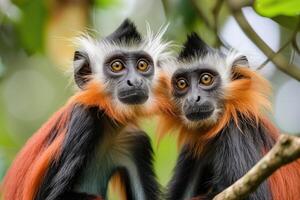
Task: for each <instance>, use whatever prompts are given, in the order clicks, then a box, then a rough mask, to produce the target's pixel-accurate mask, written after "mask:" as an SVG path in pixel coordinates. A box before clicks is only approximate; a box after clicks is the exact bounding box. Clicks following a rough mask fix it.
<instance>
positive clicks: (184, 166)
mask: <svg viewBox="0 0 300 200" xmlns="http://www.w3.org/2000/svg"><path fill="white" fill-rule="evenodd" d="M196 163H197V159H196V158H194V157H193V156H192V155H191V151H190V149H189V148H187V147H183V149H182V150H181V152H180V155H179V158H178V159H177V163H176V167H175V169H174V175H173V177H172V179H171V181H170V183H169V185H168V189H167V199H168V200H180V199H182V200H183V199H186V198H187V197H188V196H189V197H191V194H188V193H191V191H192V190H194V187H193V184H192V183H193V182H195V178H196V173H197V170H196ZM189 191H190V192H189Z"/></svg>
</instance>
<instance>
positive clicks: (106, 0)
mask: <svg viewBox="0 0 300 200" xmlns="http://www.w3.org/2000/svg"><path fill="white" fill-rule="evenodd" d="M117 3H119V0H96V1H95V5H96V6H97V7H99V8H108V7H110V6H113V5H115V4H117Z"/></svg>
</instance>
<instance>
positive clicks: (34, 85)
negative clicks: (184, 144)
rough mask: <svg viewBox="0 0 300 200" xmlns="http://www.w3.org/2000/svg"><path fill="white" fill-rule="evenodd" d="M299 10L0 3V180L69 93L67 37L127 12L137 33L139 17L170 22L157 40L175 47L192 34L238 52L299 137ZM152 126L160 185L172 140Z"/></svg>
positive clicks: (100, 31) (207, 1)
mask: <svg viewBox="0 0 300 200" xmlns="http://www.w3.org/2000/svg"><path fill="white" fill-rule="evenodd" d="M299 14H300V1H299V0H256V1H255V2H253V1H242V0H240V1H237V0H12V1H10V0H0V180H1V179H2V178H3V176H4V174H5V171H6V170H7V168H8V167H9V165H10V163H11V162H12V160H13V158H14V157H15V155H16V153H17V152H18V151H19V149H20V148H21V147H22V145H23V144H24V143H25V142H26V140H27V139H28V138H29V137H30V136H31V135H32V134H33V133H34V132H35V131H36V130H37V129H38V128H39V127H40V126H41V124H42V123H43V122H45V121H46V120H47V119H48V118H49V116H51V114H52V113H53V112H54V111H55V110H57V109H58V108H59V107H60V106H62V105H63V104H64V103H65V102H66V100H67V99H68V98H69V97H70V96H71V95H72V93H73V92H74V89H73V86H72V84H73V83H72V80H71V81H70V77H68V76H66V73H65V72H66V71H67V70H68V69H69V68H70V67H71V62H70V61H71V60H72V57H73V52H74V49H73V47H72V43H71V40H72V38H73V37H74V36H77V35H78V34H79V33H80V32H82V31H86V30H88V31H89V32H93V33H95V35H96V36H97V37H101V36H106V35H107V34H109V33H111V32H112V31H113V30H114V29H115V28H116V27H117V26H118V25H119V24H120V23H121V22H122V21H123V20H124V19H125V18H127V17H129V18H130V19H132V20H133V21H134V22H135V23H136V24H137V26H138V29H139V31H141V32H142V33H145V32H146V25H145V22H149V24H150V25H151V27H152V29H153V30H154V31H155V30H158V29H159V27H160V26H162V25H165V24H167V23H170V26H169V29H168V31H167V34H166V36H165V39H166V40H175V41H176V43H178V44H182V43H183V42H184V40H185V38H186V34H187V33H190V32H191V31H196V32H197V33H199V35H201V36H202V37H203V39H204V40H205V41H206V42H207V43H209V44H211V45H213V46H214V47H220V48H227V49H228V48H235V49H238V50H239V51H242V52H243V53H244V54H246V55H247V56H248V58H249V60H250V63H251V67H253V68H254V69H258V71H259V72H260V73H262V74H263V75H264V76H265V77H266V78H267V79H269V80H270V81H271V83H272V86H273V92H274V93H273V96H272V102H273V108H274V111H273V113H270V116H271V118H272V120H273V121H274V123H275V124H276V125H277V126H278V127H279V128H280V129H281V130H282V131H283V132H285V133H289V134H299V133H300V83H299V80H300V67H299V66H300V56H299V55H300V54H299V53H300V50H299V45H300V44H299V43H300V42H299V37H300V36H299V35H297V33H298V32H299V27H300V26H299V24H300V21H299V19H300V18H299ZM274 58H276V59H275V61H274V62H270V60H272V59H274ZM278 59H279V60H280V62H278ZM281 61H282V62H281ZM156 123H157V122H156V120H155V118H153V119H147V120H145V121H144V122H143V124H142V126H143V128H144V129H145V130H146V131H147V132H148V133H149V134H150V135H151V137H152V138H153V145H154V148H155V151H156V157H155V166H156V172H157V174H158V177H159V179H160V182H161V183H162V184H163V185H165V184H166V183H167V181H168V180H169V178H170V175H171V172H172V168H173V166H174V164H175V160H176V156H177V150H176V142H175V138H174V137H167V138H165V139H164V140H163V141H162V142H161V143H160V145H159V146H158V145H157V144H156V143H155V137H154V133H155V128H156Z"/></svg>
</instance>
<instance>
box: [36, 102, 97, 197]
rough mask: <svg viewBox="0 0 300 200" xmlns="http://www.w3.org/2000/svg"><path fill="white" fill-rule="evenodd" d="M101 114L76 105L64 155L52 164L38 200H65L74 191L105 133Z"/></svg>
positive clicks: (95, 109) (64, 143)
mask: <svg viewBox="0 0 300 200" xmlns="http://www.w3.org/2000/svg"><path fill="white" fill-rule="evenodd" d="M99 112H101V111H100V110H99V109H98V108H89V107H85V106H81V105H75V106H74V109H73V111H72V114H71V119H70V124H69V125H68V130H67V133H66V138H65V139H64V142H63V146H62V151H61V155H60V157H59V159H58V160H56V161H54V162H53V163H52V164H51V165H50V167H49V169H48V171H47V174H46V176H45V177H44V180H43V182H42V184H41V186H40V188H39V190H38V193H37V196H36V198H35V199H36V200H59V199H65V198H64V197H63V195H64V194H65V193H68V192H70V190H71V189H72V187H73V185H74V183H75V181H76V177H78V174H79V172H80V171H81V169H82V168H83V167H84V166H85V163H86V161H87V159H88V155H90V154H91V153H92V152H93V151H94V148H95V145H96V143H97V141H99V138H100V137H101V132H103V131H102V130H103V124H102V123H101V120H100V119H99V117H98V116H101V115H100V114H99Z"/></svg>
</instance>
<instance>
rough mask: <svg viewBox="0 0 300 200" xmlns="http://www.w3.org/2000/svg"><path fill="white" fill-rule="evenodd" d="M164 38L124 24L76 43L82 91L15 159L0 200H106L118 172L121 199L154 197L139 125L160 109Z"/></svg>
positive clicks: (150, 165)
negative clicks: (111, 181) (93, 37)
mask: <svg viewBox="0 0 300 200" xmlns="http://www.w3.org/2000/svg"><path fill="white" fill-rule="evenodd" d="M163 32H164V30H162V31H161V32H160V33H158V34H153V33H152V32H151V31H150V29H149V30H148V35H147V36H146V37H144V38H142V37H141V35H140V33H138V32H137V30H136V27H135V25H134V24H133V23H132V22H130V21H129V20H125V21H124V22H123V23H122V24H121V25H120V27H119V28H118V29H117V30H116V31H115V32H113V33H112V34H111V35H109V36H107V37H106V38H104V39H102V40H99V41H98V40H94V39H92V38H90V37H88V36H84V37H80V38H79V39H78V40H77V43H78V46H79V48H78V50H77V51H76V52H75V55H74V72H75V73H74V78H75V82H76V84H77V85H78V87H79V88H80V91H79V92H77V93H76V94H75V95H74V96H73V97H71V99H70V100H69V102H68V103H67V104H66V105H65V106H64V107H63V108H61V109H60V110H59V111H58V112H57V113H55V114H54V116H53V117H52V118H51V119H50V120H49V121H48V122H46V124H44V125H43V126H42V127H41V129H39V130H38V131H37V133H35V134H34V135H33V136H32V138H31V139H29V141H28V142H27V143H26V145H25V147H24V148H23V149H22V150H21V152H20V153H19V154H18V156H17V158H16V159H15V161H14V163H13V164H12V166H11V168H10V169H9V171H8V172H7V174H6V177H5V180H4V187H3V194H4V195H3V196H4V199H5V200H59V199H63V200H68V199H69V200H76V199H77V200H91V199H100V198H105V197H106V192H107V187H108V182H109V180H110V178H111V177H112V176H114V175H115V174H118V177H119V180H121V184H122V185H123V189H124V195H125V198H126V199H136V200H147V199H151V200H152V199H159V195H160V187H159V184H158V182H157V181H156V178H155V174H154V171H153V163H152V154H153V151H152V147H151V143H150V140H149V138H148V136H147V135H146V134H145V133H144V132H143V131H141V130H139V128H138V127H137V120H138V118H139V117H142V116H145V115H148V114H150V113H151V112H152V111H153V109H154V107H157V106H158V107H159V106H164V103H163V98H164V97H161V98H160V92H159V90H160V89H159V86H160V84H159V83H160V76H159V71H160V68H159V67H158V63H159V62H160V61H161V59H162V58H163V57H165V56H166V54H167V51H166V48H167V46H168V44H167V43H164V42H162V35H163ZM157 103H159V105H157Z"/></svg>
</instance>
